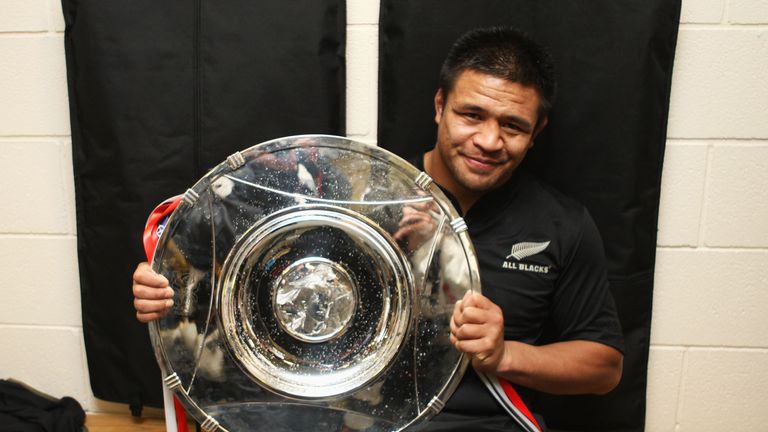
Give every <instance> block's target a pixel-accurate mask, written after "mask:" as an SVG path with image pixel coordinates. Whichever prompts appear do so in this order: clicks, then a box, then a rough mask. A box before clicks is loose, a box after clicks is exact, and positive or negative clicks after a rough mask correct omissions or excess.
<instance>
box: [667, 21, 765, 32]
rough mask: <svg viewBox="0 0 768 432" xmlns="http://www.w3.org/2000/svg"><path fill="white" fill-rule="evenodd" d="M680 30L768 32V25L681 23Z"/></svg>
mask: <svg viewBox="0 0 768 432" xmlns="http://www.w3.org/2000/svg"><path fill="white" fill-rule="evenodd" d="M680 30H714V31H730V30H768V24H766V23H756V24H752V23H720V24H715V23H681V24H680Z"/></svg>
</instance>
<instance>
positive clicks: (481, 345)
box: [453, 338, 495, 357]
mask: <svg viewBox="0 0 768 432" xmlns="http://www.w3.org/2000/svg"><path fill="white" fill-rule="evenodd" d="M453 346H454V347H456V349H457V350H459V351H461V352H465V353H467V354H481V353H484V354H485V356H486V357H488V356H490V355H491V354H492V353H493V350H494V348H495V345H494V344H493V341H491V340H490V339H488V338H482V339H467V340H456V342H454V343H453Z"/></svg>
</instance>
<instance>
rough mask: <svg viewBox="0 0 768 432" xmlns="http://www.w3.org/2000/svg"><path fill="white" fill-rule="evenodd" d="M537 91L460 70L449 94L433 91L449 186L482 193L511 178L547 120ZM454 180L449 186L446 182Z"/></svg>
mask: <svg viewBox="0 0 768 432" xmlns="http://www.w3.org/2000/svg"><path fill="white" fill-rule="evenodd" d="M539 103H540V96H539V93H538V92H537V91H536V89H535V88H533V87H527V86H523V85H520V84H518V83H515V82H511V81H507V80H505V79H503V78H498V77H495V76H493V75H488V74H485V73H482V72H477V71H474V70H466V71H464V72H462V73H461V74H460V75H459V76H458V78H457V79H456V82H455V83H454V87H453V89H452V90H451V91H450V93H448V94H447V95H445V94H443V92H442V91H441V90H439V91H438V92H437V94H436V95H435V122H437V126H438V127H437V146H436V150H437V152H435V153H436V154H435V155H434V156H436V157H437V158H439V159H438V160H436V161H435V163H437V164H439V165H441V167H440V168H441V171H443V172H445V173H446V175H447V176H448V178H444V179H442V180H443V182H444V183H448V184H443V186H444V187H447V188H448V189H449V190H452V189H453V188H456V187H458V188H461V189H463V190H456V191H453V190H452V192H454V193H456V192H460V191H461V192H464V193H467V192H468V193H472V194H475V193H484V192H487V191H490V190H492V189H494V188H496V187H498V186H501V185H502V184H503V183H504V182H506V181H507V180H509V178H510V177H511V176H512V173H513V171H514V170H515V168H517V166H518V165H519V164H520V162H522V160H523V158H524V157H525V154H526V153H527V152H528V150H529V149H530V148H531V147H532V146H533V139H534V137H535V136H536V134H537V133H538V132H539V131H540V130H541V129H542V128H543V127H544V125H545V124H546V119H543V120H542V121H540V122H537V121H538V108H539ZM450 183H453V184H450Z"/></svg>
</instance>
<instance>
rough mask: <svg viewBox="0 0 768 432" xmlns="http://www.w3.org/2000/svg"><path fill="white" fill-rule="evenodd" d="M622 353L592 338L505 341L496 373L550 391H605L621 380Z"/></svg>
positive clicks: (593, 392) (540, 389) (579, 392)
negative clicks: (541, 342) (537, 342)
mask: <svg viewBox="0 0 768 432" xmlns="http://www.w3.org/2000/svg"><path fill="white" fill-rule="evenodd" d="M623 359H624V357H623V355H622V354H621V353H620V352H619V351H617V350H616V349H614V348H612V347H609V346H607V345H603V344H601V343H597V342H591V341H583V340H576V341H567V342H557V343H553V344H549V345H543V346H534V345H528V344H525V343H522V342H515V341H505V342H504V355H503V357H502V359H501V361H500V362H499V365H498V367H497V371H496V373H497V375H499V376H502V377H504V378H506V379H508V380H509V381H510V382H512V383H515V384H520V385H523V386H525V387H529V388H532V389H535V390H539V391H543V392H546V393H552V394H588V393H592V394H604V393H608V392H609V391H611V390H613V388H614V387H616V385H617V384H618V383H619V380H620V379H621V372H622V364H623Z"/></svg>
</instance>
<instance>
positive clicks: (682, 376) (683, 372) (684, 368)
mask: <svg viewBox="0 0 768 432" xmlns="http://www.w3.org/2000/svg"><path fill="white" fill-rule="evenodd" d="M687 374H688V350H687V349H686V350H685V351H683V364H682V367H681V368H680V379H679V381H678V382H677V410H676V411H675V430H679V429H680V427H681V426H680V420H681V419H680V416H681V415H682V413H683V389H684V388H685V376H686V375H687Z"/></svg>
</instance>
